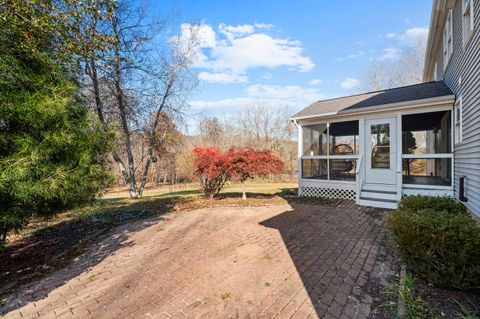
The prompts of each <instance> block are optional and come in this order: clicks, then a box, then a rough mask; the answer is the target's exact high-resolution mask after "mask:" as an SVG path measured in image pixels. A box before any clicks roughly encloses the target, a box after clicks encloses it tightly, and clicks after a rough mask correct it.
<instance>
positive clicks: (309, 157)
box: [302, 155, 360, 159]
mask: <svg viewBox="0 0 480 319" xmlns="http://www.w3.org/2000/svg"><path fill="white" fill-rule="evenodd" d="M359 157H360V155H313V156H311V155H308V156H307V155H305V156H302V159H358V158H359Z"/></svg>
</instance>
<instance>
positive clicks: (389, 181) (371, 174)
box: [363, 116, 399, 186]
mask: <svg viewBox="0 0 480 319" xmlns="http://www.w3.org/2000/svg"><path fill="white" fill-rule="evenodd" d="M378 124H388V125H389V134H390V139H389V147H390V148H389V163H388V164H387V163H384V164H385V165H388V168H386V167H385V168H382V167H376V168H374V167H372V166H373V163H372V149H373V146H374V141H373V140H372V137H371V126H372V125H378ZM397 125H398V123H397V118H396V117H395V116H392V117H385V118H366V119H365V131H364V134H365V138H364V146H365V147H364V148H363V149H364V154H365V165H364V167H365V175H364V176H365V184H376V185H385V186H396V185H397V174H396V171H397V151H398V150H397V147H398V143H397V139H398V138H399V137H398V136H397V133H398V132H397ZM377 165H378V163H377Z"/></svg>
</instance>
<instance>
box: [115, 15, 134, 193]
mask: <svg viewBox="0 0 480 319" xmlns="http://www.w3.org/2000/svg"><path fill="white" fill-rule="evenodd" d="M113 28H114V32H115V35H116V36H117V40H118V41H117V43H116V45H115V58H114V60H113V61H114V63H113V64H114V66H113V67H114V70H115V79H114V82H115V98H116V100H117V104H118V109H119V111H120V122H121V125H122V129H123V135H124V141H125V151H126V152H127V163H128V177H129V180H128V185H129V186H128V191H129V195H130V198H138V197H139V194H138V190H137V182H136V180H135V160H134V157H133V150H132V142H131V136H130V128H129V127H128V120H127V109H126V107H125V101H124V100H123V92H122V86H121V78H122V71H121V69H120V51H119V45H120V43H119V36H118V32H119V31H118V29H117V23H116V22H115V21H114V23H113Z"/></svg>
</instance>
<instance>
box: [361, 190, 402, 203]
mask: <svg viewBox="0 0 480 319" xmlns="http://www.w3.org/2000/svg"><path fill="white" fill-rule="evenodd" d="M360 197H361V198H370V199H378V200H390V201H394V202H397V193H396V192H389V191H372V190H366V189H362V191H361V192H360Z"/></svg>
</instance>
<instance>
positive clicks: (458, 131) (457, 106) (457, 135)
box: [455, 96, 462, 144]
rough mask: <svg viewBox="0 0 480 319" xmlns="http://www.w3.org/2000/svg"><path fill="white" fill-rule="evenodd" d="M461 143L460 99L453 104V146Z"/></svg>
mask: <svg viewBox="0 0 480 319" xmlns="http://www.w3.org/2000/svg"><path fill="white" fill-rule="evenodd" d="M457 143H462V97H461V96H460V97H459V98H458V100H457V102H456V103H455V144H457Z"/></svg>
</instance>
